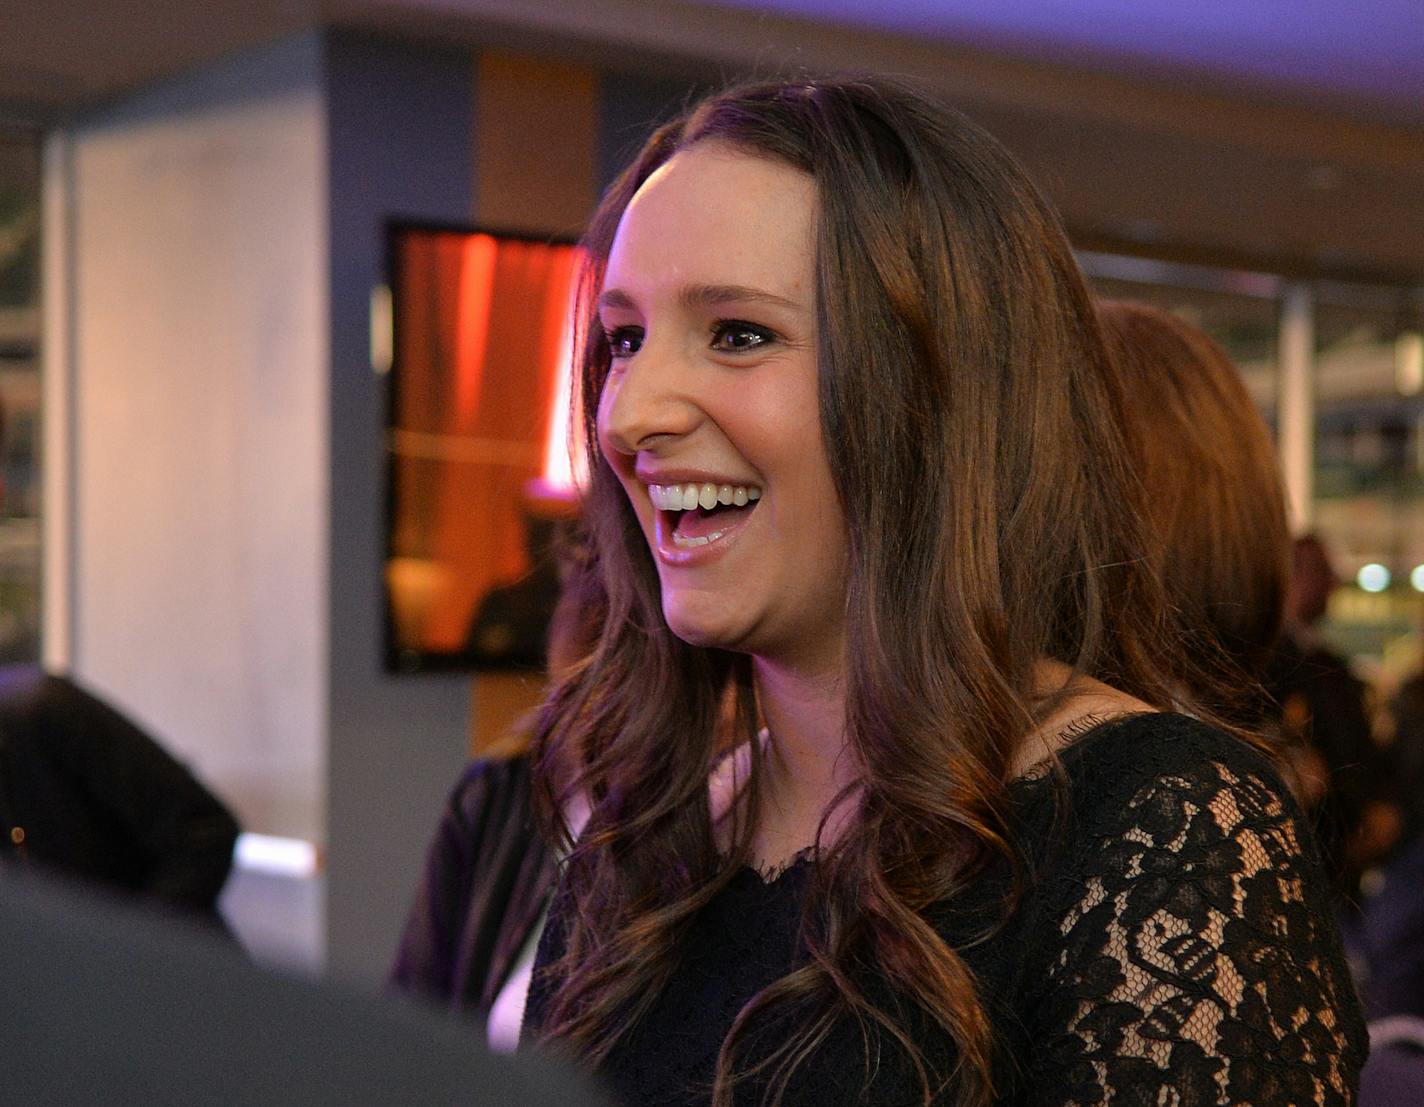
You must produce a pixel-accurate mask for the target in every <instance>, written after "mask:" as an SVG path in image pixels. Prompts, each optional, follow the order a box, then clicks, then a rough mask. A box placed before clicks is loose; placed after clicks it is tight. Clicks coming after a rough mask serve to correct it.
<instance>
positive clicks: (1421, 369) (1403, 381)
mask: <svg viewBox="0 0 1424 1107" xmlns="http://www.w3.org/2000/svg"><path fill="white" fill-rule="evenodd" d="M1394 383H1395V386H1396V387H1397V388H1398V389H1399V394H1400V395H1401V396H1417V395H1419V393H1420V392H1424V334H1420V333H1419V332H1418V331H1401V332H1400V334H1399V337H1398V338H1396V339H1395V340H1394Z"/></svg>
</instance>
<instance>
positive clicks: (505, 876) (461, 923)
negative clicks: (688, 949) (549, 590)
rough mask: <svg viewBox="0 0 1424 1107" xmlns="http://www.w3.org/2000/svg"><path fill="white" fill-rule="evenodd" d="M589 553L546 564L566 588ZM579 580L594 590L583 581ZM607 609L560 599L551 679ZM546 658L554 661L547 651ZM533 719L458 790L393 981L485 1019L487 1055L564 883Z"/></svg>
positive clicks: (592, 638) (560, 555)
mask: <svg viewBox="0 0 1424 1107" xmlns="http://www.w3.org/2000/svg"><path fill="white" fill-rule="evenodd" d="M585 556H587V551H586V549H585V548H584V547H583V546H582V544H581V543H580V542H579V541H578V540H577V539H576V538H572V537H568V536H566V540H565V541H564V542H563V543H562V544H559V545H558V546H557V548H556V549H555V550H554V551H552V556H549V557H547V558H546V560H547V561H549V562H550V563H551V564H557V566H558V572H557V574H556V577H557V578H562V579H563V580H565V581H568V580H569V579H570V575H571V574H570V567H571V565H572V563H573V562H574V561H576V560H577V559H579V558H582V557H585ZM573 579H574V580H577V581H585V582H590V584H591V581H592V578H591V576H590V575H589V574H586V573H580V574H576V575H574V576H573ZM555 583H556V585H557V579H556V581H555ZM586 587H588V585H586ZM603 611H604V605H603V602H602V597H601V595H592V594H585V592H582V591H579V590H578V588H577V587H576V586H574V587H566V588H565V589H564V590H563V591H562V592H560V593H558V602H557V604H556V605H555V607H554V610H553V613H552V617H551V618H550V619H549V620H548V644H547V655H548V663H547V667H548V671H550V672H561V671H564V670H566V669H568V668H569V667H570V666H573V665H576V664H578V663H579V662H580V661H581V660H582V658H583V657H584V656H585V654H586V653H587V652H588V651H589V650H591V649H592V647H593V644H594V642H596V640H597V636H598V632H599V629H600V627H601V623H602V616H603ZM538 652H539V653H540V654H543V653H544V652H545V651H544V649H543V648H542V643H541V648H540V649H539V651H538ZM530 722H531V721H530V720H528V719H526V720H523V721H522V723H521V726H520V729H518V730H517V731H515V732H514V733H513V734H511V735H509V736H508V738H507V740H506V741H504V742H503V743H501V744H499V745H498V746H496V747H495V748H492V749H490V750H489V751H487V753H486V755H485V756H483V757H480V758H478V759H476V760H475V761H473V762H471V763H470V765H469V767H468V768H467V769H466V770H465V772H464V774H463V775H462V776H461V778H460V780H459V782H458V783H457V784H456V785H455V788H454V790H453V791H452V792H451V793H450V797H449V799H448V801H447V802H446V805H445V810H444V813H443V814H442V816H441V820H440V825H439V826H438V827H437V828H436V831H435V836H434V838H433V839H432V840H431V842H430V846H429V848H428V850H427V851H426V858H425V869H424V872H423V874H422V877H421V883H420V887H419V889H418V890H417V892H416V895H415V898H414V900H413V901H412V904H411V908H410V914H409V916H408V918H407V920H406V925H405V930H404V933H403V934H402V937H401V942H400V948H399V949H398V951H397V953H396V957H395V962H394V964H393V965H392V968H391V974H390V981H389V985H390V987H391V989H393V990H394V991H397V992H402V993H405V994H408V995H412V996H415V997H418V998H421V999H424V1000H426V1001H430V1002H433V1003H436V1004H439V1005H440V1006H443V1007H445V1008H447V1009H448V1010H450V1011H451V1012H452V1013H455V1014H460V1015H467V1016H471V1017H474V1018H476V1019H480V1020H483V1021H485V1022H486V1028H487V1037H488V1041H489V1044H490V1046H491V1047H493V1048H495V1049H498V1050H501V1051H505V1052H509V1051H512V1050H513V1049H514V1048H515V1046H516V1045H517V1044H518V1041H519V1028H520V1023H521V1022H522V1020H523V1015H524V1002H525V999H526V997H527V995H528V991H529V981H530V973H531V971H532V969H533V967H534V954H535V951H536V947H537V946H538V941H539V935H540V933H541V932H542V929H543V922H544V915H545V910H546V908H547V906H548V902H549V897H550V895H551V894H552V892H553V889H554V885H555V882H556V880H557V876H558V863H557V858H556V857H555V856H554V854H553V852H552V851H551V850H550V849H549V848H548V846H547V845H546V843H545V842H544V840H543V838H542V837H541V836H540V835H539V832H538V829H537V827H536V826H535V822H534V808H533V790H532V789H533V779H532V770H533V761H532V758H531V757H530V755H529V749H528V743H529V729H530ZM566 817H567V818H568V820H569V824H570V826H571V827H572V828H573V832H574V833H575V834H577V832H578V830H579V829H580V828H581V827H582V825H583V822H584V820H585V819H587V817H588V810H587V806H586V804H584V803H582V802H581V801H577V800H575V801H572V802H570V803H569V805H568V806H567V808H566Z"/></svg>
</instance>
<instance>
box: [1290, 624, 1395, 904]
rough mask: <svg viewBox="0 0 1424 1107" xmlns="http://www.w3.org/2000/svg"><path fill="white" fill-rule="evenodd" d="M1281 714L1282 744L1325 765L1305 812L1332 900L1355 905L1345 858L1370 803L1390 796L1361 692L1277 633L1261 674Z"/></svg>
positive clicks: (1307, 647) (1340, 665) (1320, 655)
mask: <svg viewBox="0 0 1424 1107" xmlns="http://www.w3.org/2000/svg"><path fill="white" fill-rule="evenodd" d="M1265 684H1266V691H1267V692H1268V693H1269V695H1270V697H1271V699H1272V700H1273V701H1274V702H1275V704H1276V705H1277V706H1278V709H1279V715H1278V718H1279V720H1280V723H1281V730H1282V737H1283V738H1284V740H1285V741H1287V742H1298V743H1300V744H1302V745H1304V746H1305V747H1307V748H1309V749H1311V750H1313V751H1315V753H1316V754H1318V755H1319V757H1320V759H1321V761H1322V762H1323V764H1324V768H1325V773H1326V782H1325V783H1326V788H1325V794H1324V796H1323V797H1322V798H1321V800H1320V805H1319V809H1318V810H1316V811H1313V812H1311V813H1310V814H1311V816H1312V818H1313V829H1314V831H1315V835H1316V840H1317V841H1318V843H1319V846H1320V852H1321V855H1322V858H1323V860H1324V862H1325V868H1326V872H1327V874H1328V875H1329V877H1330V879H1331V882H1332V884H1333V885H1334V887H1335V891H1336V894H1337V895H1338V896H1339V897H1340V898H1341V899H1343V900H1345V901H1346V902H1348V903H1354V902H1355V901H1356V900H1358V898H1359V884H1360V877H1361V875H1362V866H1361V864H1360V862H1359V860H1358V859H1356V858H1354V857H1352V856H1351V849H1350V846H1351V842H1352V839H1353V838H1354V837H1355V836H1356V834H1357V833H1358V832H1359V830H1360V828H1361V825H1362V823H1363V822H1364V818H1365V810H1366V808H1367V807H1368V806H1369V804H1370V802H1371V801H1372V800H1378V799H1383V798H1385V797H1387V796H1391V795H1392V789H1390V788H1389V787H1388V781H1387V779H1386V775H1385V771H1384V764H1383V760H1382V758H1381V756H1380V753H1379V751H1378V749H1377V747H1376V746H1375V744H1374V739H1373V737H1372V736H1371V727H1370V719H1369V712H1368V710H1367V708H1366V705H1365V686H1364V684H1362V683H1361V682H1360V681H1359V680H1358V679H1357V678H1356V677H1355V675H1354V674H1353V673H1352V672H1350V667H1349V665H1348V664H1346V662H1345V659H1344V658H1343V657H1341V656H1340V655H1339V654H1336V653H1334V652H1332V651H1331V650H1328V649H1326V648H1325V647H1324V646H1322V645H1319V644H1314V643H1311V644H1301V643H1300V642H1298V641H1296V640H1295V639H1294V638H1293V637H1292V636H1291V635H1289V634H1283V635H1282V636H1281V640H1280V642H1279V643H1278V645H1277V647H1276V651H1275V654H1274V656H1273V657H1272V659H1271V662H1270V665H1269V666H1268V669H1267V674H1266V680H1265Z"/></svg>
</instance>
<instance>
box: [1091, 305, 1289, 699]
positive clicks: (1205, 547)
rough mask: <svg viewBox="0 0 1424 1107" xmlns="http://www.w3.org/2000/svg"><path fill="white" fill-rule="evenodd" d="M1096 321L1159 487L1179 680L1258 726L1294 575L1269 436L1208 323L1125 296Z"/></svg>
mask: <svg viewBox="0 0 1424 1107" xmlns="http://www.w3.org/2000/svg"><path fill="white" fill-rule="evenodd" d="M1098 317H1099V320H1100V321H1101V323H1102V324H1103V330H1104V334H1105V336H1106V340H1107V345H1108V351H1109V353H1110V354H1111V355H1112V359H1113V362H1114V364H1115V365H1116V366H1117V369H1118V371H1119V372H1120V373H1121V374H1122V379H1123V390H1124V395H1125V397H1126V401H1127V412H1128V429H1129V435H1130V440H1131V442H1132V446H1133V449H1134V451H1135V454H1136V456H1137V458H1138V462H1139V465H1140V466H1141V472H1142V480H1143V483H1144V484H1145V485H1146V486H1147V488H1148V489H1149V490H1150V492H1151V495H1150V498H1149V502H1148V517H1149V519H1150V521H1151V523H1152V525H1153V527H1154V529H1155V531H1156V537H1155V541H1154V542H1153V544H1152V553H1153V557H1154V559H1155V564H1156V567H1157V570H1158V574H1159V576H1161V578H1162V580H1163V583H1164V584H1165V585H1166V589H1167V595H1168V599H1169V601H1170V602H1171V603H1172V604H1173V605H1174V606H1175V607H1176V608H1177V615H1178V620H1179V621H1180V622H1181V623H1182V633H1184V634H1185V635H1186V638H1185V640H1184V642H1183V648H1182V649H1180V650H1179V651H1177V657H1178V658H1179V659H1180V660H1182V661H1187V660H1190V661H1191V665H1190V666H1187V667H1185V668H1183V670H1182V672H1181V679H1182V681H1183V683H1187V682H1194V683H1195V688H1194V691H1195V692H1196V695H1197V698H1198V699H1199V700H1202V701H1206V702H1210V701H1213V700H1214V701H1215V702H1214V704H1213V706H1215V707H1216V709H1217V710H1218V712H1220V713H1222V714H1226V715H1227V716H1229V717H1234V718H1238V719H1241V720H1242V721H1244V722H1255V721H1256V720H1257V719H1258V718H1259V714H1260V711H1261V709H1262V708H1263V706H1264V704H1265V696H1264V693H1263V692H1262V691H1261V689H1260V687H1259V681H1260V679H1261V676H1262V674H1263V672H1264V671H1265V668H1266V664H1267V662H1268V661H1269V660H1270V657H1271V652H1272V650H1273V648H1274V647H1275V644H1276V639H1277V637H1278V636H1279V634H1280V629H1281V617H1282V612H1283V610H1284V606H1285V595H1286V585H1287V583H1288V581H1289V579H1290V531H1289V528H1288V525H1287V523H1286V502H1285V491H1284V489H1283V487H1282V484H1281V477H1280V468H1279V466H1278V465H1277V462H1276V454H1275V449H1274V447H1273V446H1272V443H1271V433H1270V431H1269V430H1268V429H1267V427H1266V424H1265V421H1264V420H1263V419H1262V418H1261V416H1260V413H1259V412H1257V410H1256V405H1255V404H1254V403H1253V402H1252V400H1251V395H1250V393H1249V392H1247V391H1246V385H1245V383H1244V382H1243V381H1242V379H1241V374H1240V372H1239V371H1238V370H1237V368H1236V366H1234V365H1233V364H1232V363H1231V359H1230V358H1228V357H1227V356H1226V354H1225V352H1224V351H1223V350H1222V349H1221V347H1220V346H1218V345H1217V344H1216V343H1215V342H1213V341H1212V340H1211V339H1210V338H1209V337H1208V336H1207V335H1206V334H1204V333H1203V332H1202V331H1201V330H1200V329H1199V328H1197V327H1194V326H1192V325H1191V324H1190V323H1188V322H1186V321H1185V320H1182V319H1179V318H1178V317H1177V316H1175V315H1172V314H1171V313H1169V312H1166V311H1163V310H1161V309H1160V308H1155V307H1152V306H1150V305H1148V304H1140V303H1135V302H1133V301H1128V300H1103V301H1101V302H1100V303H1099V304H1098ZM1213 673H1214V674H1215V677H1216V679H1214V680H1212V681H1210V682H1207V683H1203V681H1202V679H1201V678H1202V676H1203V675H1204V674H1208V675H1209V674H1213ZM1223 693H1224V694H1225V695H1226V696H1227V697H1228V699H1226V700H1225V701H1224V702H1223V701H1222V700H1221V699H1220V698H1219V697H1220V696H1221V695H1222V694H1223Z"/></svg>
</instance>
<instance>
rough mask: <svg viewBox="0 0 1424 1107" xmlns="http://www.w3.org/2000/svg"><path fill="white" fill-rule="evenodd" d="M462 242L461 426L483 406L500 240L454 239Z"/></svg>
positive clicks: (458, 395)
mask: <svg viewBox="0 0 1424 1107" xmlns="http://www.w3.org/2000/svg"><path fill="white" fill-rule="evenodd" d="M453 241H455V242H457V243H459V244H460V246H461V250H462V252H461V257H460V311H459V314H458V315H457V316H456V319H457V325H458V327H459V339H458V343H459V345H458V351H459V352H458V355H457V361H456V365H455V412H456V417H457V420H458V421H457V424H456V425H457V426H459V427H468V426H470V425H471V424H472V423H473V422H474V418H475V413H476V411H478V410H479V406H480V380H481V378H482V377H483V376H484V366H485V350H486V347H488V345H489V324H490V303H491V302H492V301H493V299H494V267H495V260H496V258H497V257H498V254H499V243H497V242H496V241H495V240H494V239H493V238H491V237H490V236H489V235H487V234H476V235H470V237H469V238H466V239H464V240H463V241H462V240H460V239H453Z"/></svg>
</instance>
